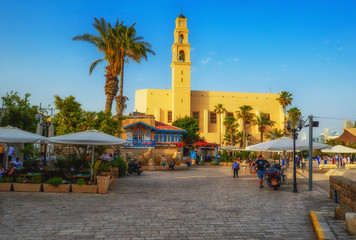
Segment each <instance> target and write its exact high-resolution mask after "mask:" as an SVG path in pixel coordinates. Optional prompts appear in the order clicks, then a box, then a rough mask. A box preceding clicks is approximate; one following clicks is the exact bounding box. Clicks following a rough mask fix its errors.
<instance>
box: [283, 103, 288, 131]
mask: <svg viewBox="0 0 356 240" xmlns="http://www.w3.org/2000/svg"><path fill="white" fill-rule="evenodd" d="M286 108H287V106H286V105H283V112H284V123H283V132H284V135H287V130H286V129H287V128H286V115H287V113H286V111H287V109H286Z"/></svg>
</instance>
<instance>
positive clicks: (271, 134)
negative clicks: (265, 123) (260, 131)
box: [266, 128, 283, 140]
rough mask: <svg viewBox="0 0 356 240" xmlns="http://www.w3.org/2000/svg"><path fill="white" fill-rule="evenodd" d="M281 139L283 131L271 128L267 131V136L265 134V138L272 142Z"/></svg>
mask: <svg viewBox="0 0 356 240" xmlns="http://www.w3.org/2000/svg"><path fill="white" fill-rule="evenodd" d="M281 137H283V130H281V129H277V128H273V129H272V130H269V131H268V134H266V138H268V139H271V140H274V139H278V138H281Z"/></svg>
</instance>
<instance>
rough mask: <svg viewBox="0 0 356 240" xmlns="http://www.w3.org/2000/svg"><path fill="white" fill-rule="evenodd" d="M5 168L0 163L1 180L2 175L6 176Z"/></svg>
mask: <svg viewBox="0 0 356 240" xmlns="http://www.w3.org/2000/svg"><path fill="white" fill-rule="evenodd" d="M4 171H5V168H3V167H2V165H1V163H0V178H2V175H3V174H4Z"/></svg>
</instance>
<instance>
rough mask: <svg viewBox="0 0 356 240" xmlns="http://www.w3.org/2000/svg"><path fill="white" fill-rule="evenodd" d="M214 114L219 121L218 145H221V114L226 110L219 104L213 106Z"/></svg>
mask: <svg viewBox="0 0 356 240" xmlns="http://www.w3.org/2000/svg"><path fill="white" fill-rule="evenodd" d="M214 112H215V113H216V115H217V116H219V117H218V118H219V121H218V131H219V144H220V145H221V122H222V121H221V114H223V113H224V112H226V109H225V108H224V106H223V105H222V104H221V103H219V104H218V105H216V106H215V109H214Z"/></svg>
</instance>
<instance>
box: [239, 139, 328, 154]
mask: <svg viewBox="0 0 356 240" xmlns="http://www.w3.org/2000/svg"><path fill="white" fill-rule="evenodd" d="M327 147H330V146H329V145H327V144H322V143H315V142H313V149H323V148H327ZM295 149H296V150H309V142H307V141H302V140H298V139H297V140H296V142H295ZM246 150H250V151H288V150H293V139H292V138H289V137H282V138H278V139H276V140H271V141H268V142H264V143H259V144H256V145H251V146H248V147H246Z"/></svg>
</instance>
